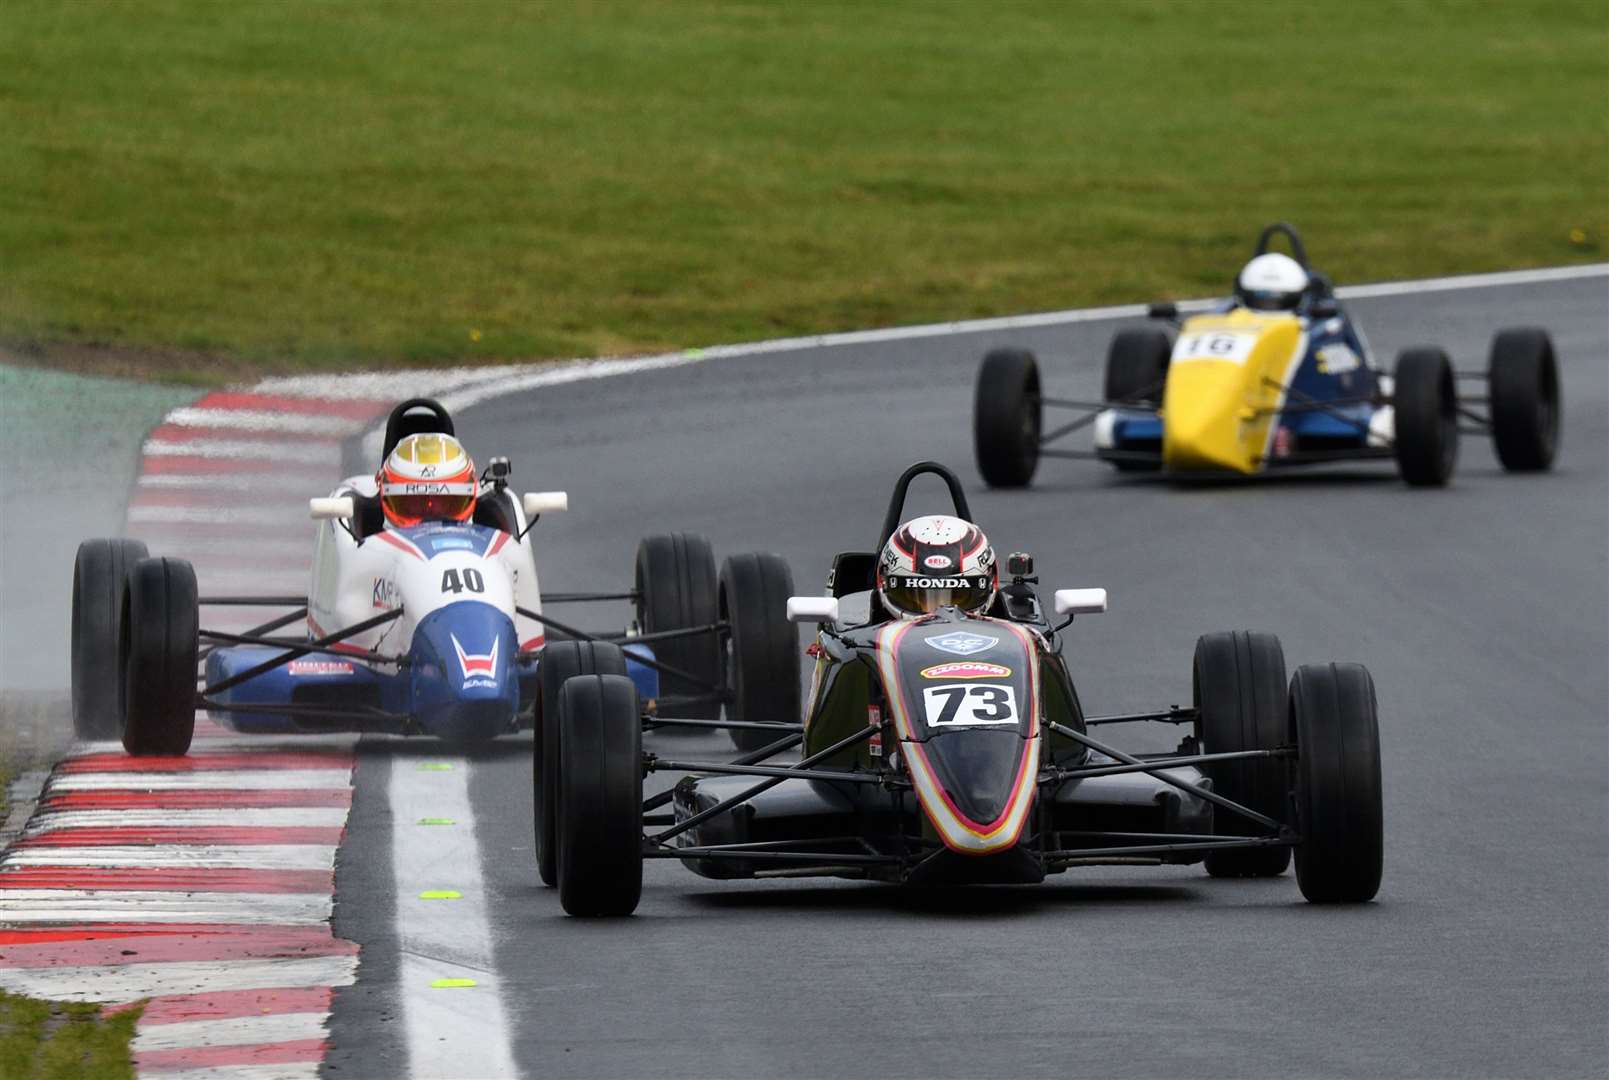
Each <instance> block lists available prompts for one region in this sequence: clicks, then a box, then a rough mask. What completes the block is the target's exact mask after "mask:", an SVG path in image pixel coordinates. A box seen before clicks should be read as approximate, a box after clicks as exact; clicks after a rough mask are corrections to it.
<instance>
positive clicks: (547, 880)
mask: <svg viewBox="0 0 1609 1080" xmlns="http://www.w3.org/2000/svg"><path fill="white" fill-rule="evenodd" d="M625 674H626V658H625V655H624V654H623V653H622V652H621V651H620V649H619V647H618V646H616V645H613V644H611V643H609V642H607V641H554V640H551V639H549V641H548V643H547V644H546V645H544V646H543V647H542V659H541V662H540V664H539V666H538V668H537V681H538V683H539V685H540V686H541V696H540V697H539V698H538V699H537V708H536V729H535V730H534V731H533V732H532V733H531V818H532V824H533V826H534V831H535V835H536V870H537V873H538V874H539V875H540V876H541V878H542V884H544V885H556V884H558V880H559V843H558V834H557V832H556V831H555V830H556V828H557V822H558V820H559V808H558V807H559V691H560V690H561V689H562V688H563V687H564V684H565V683H567V682H569V681H570V680H571V679H573V678H575V677H576V676H577V675H625ZM639 722H640V718H639Z"/></svg>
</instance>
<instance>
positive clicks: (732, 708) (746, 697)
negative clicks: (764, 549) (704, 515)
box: [720, 552, 800, 753]
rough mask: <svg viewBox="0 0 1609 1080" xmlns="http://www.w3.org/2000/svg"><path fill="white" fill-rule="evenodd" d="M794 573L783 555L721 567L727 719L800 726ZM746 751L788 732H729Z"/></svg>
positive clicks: (743, 558)
mask: <svg viewBox="0 0 1609 1080" xmlns="http://www.w3.org/2000/svg"><path fill="white" fill-rule="evenodd" d="M791 595H793V572H792V571H791V570H790V569H788V564H787V563H786V562H785V561H783V559H782V558H781V556H778V555H769V554H763V553H758V552H751V553H747V554H743V555H733V556H731V557H729V558H728V559H727V560H726V562H725V563H724V564H722V566H721V593H720V596H721V617H722V619H724V620H725V621H726V623H727V625H728V626H729V627H730V631H729V633H728V636H727V640H728V642H729V645H728V651H727V679H726V681H727V686H728V689H729V690H730V691H731V698H730V700H729V702H728V703H727V706H726V718H727V719H728V720H736V721H741V722H744V723H783V724H796V723H798V722H799V716H800V704H799V634H798V631H797V630H795V629H794V625H793V624H792V623H791V622H789V621H788V597H789V596H791ZM727 730H728V731H729V733H730V734H731V736H732V742H733V743H734V744H735V745H736V746H737V748H738V749H739V750H742V751H743V752H744V753H750V752H752V751H755V750H758V749H760V748H761V747H762V746H766V745H768V744H770V743H773V742H776V741H777V740H778V739H780V738H781V737H782V736H783V735H785V734H787V731H786V730H781V729H779V730H777V731H766V730H764V729H762V728H728V729H727Z"/></svg>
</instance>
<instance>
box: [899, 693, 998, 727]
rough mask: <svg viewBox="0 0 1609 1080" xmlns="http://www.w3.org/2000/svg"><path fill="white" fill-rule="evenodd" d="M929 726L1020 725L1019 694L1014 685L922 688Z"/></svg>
mask: <svg viewBox="0 0 1609 1080" xmlns="http://www.w3.org/2000/svg"><path fill="white" fill-rule="evenodd" d="M922 704H923V706H924V707H925V708H926V710H927V726H928V727H930V728H945V727H984V726H986V725H991V724H1015V723H1016V722H1017V692H1016V690H1014V689H1013V688H1012V687H1010V686H982V685H979V684H977V683H952V684H950V685H948V686H927V687H923V688H922Z"/></svg>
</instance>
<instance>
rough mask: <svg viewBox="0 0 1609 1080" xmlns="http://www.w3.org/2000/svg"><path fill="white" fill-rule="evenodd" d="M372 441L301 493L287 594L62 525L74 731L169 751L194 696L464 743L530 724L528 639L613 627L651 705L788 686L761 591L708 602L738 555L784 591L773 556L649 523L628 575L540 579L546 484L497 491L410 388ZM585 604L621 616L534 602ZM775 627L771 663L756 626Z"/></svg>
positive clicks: (711, 708)
mask: <svg viewBox="0 0 1609 1080" xmlns="http://www.w3.org/2000/svg"><path fill="white" fill-rule="evenodd" d="M382 456H383V458H384V464H383V466H382V468H381V471H380V473H379V475H378V476H356V477H352V478H349V479H348V480H346V481H343V482H342V484H341V485H340V486H339V487H337V488H336V489H335V491H334V492H333V493H332V494H331V495H329V496H326V497H321V498H313V499H311V500H310V512H311V515H312V517H313V518H314V519H315V520H316V521H318V522H319V523H320V524H319V527H318V535H317V539H316V541H315V545H314V553H313V559H312V572H311V580H310V585H309V589H308V593H307V595H306V596H305V597H304V596H207V595H202V594H201V593H200V592H199V589H198V586H197V581H196V575H195V572H194V569H193V568H192V567H191V565H190V564H189V563H188V562H186V561H185V560H183V559H176V558H151V557H148V552H147V550H146V547H145V545H144V544H143V543H141V542H140V541H138V540H131V539H110V540H105V539H97V540H86V541H84V542H83V543H82V544H81V545H80V546H79V549H78V555H77V561H76V564H75V567H74V583H73V613H72V651H73V660H72V695H73V723H74V730H75V734H76V735H78V737H80V738H85V739H118V738H120V739H121V740H122V742H123V745H124V747H125V748H126V749H127V750H128V751H129V752H130V753H133V754H183V753H185V752H186V751H187V750H188V748H189V746H190V742H191V738H192V736H193V734H194V729H195V717H196V713H197V712H198V711H203V710H204V711H205V712H207V713H208V714H209V715H210V717H211V718H212V719H214V720H215V721H217V722H218V723H220V724H222V725H223V726H225V727H227V728H231V729H234V730H237V731H241V732H247V733H297V732H309V733H313V732H329V731H376V732H387V733H393V734H405V735H414V734H424V735H434V736H437V737H440V738H443V739H448V740H453V741H457V742H474V741H478V740H482V739H487V738H492V737H495V736H497V735H500V734H503V733H506V732H512V731H516V730H518V729H520V728H521V727H522V726H529V725H531V724H532V723H534V721H535V714H536V710H537V708H538V706H539V694H538V688H539V686H540V678H539V677H540V673H541V669H542V656H543V649H544V646H545V644H546V643H547V642H548V641H550V640H551V639H552V638H559V637H565V638H573V639H577V640H587V641H590V640H609V641H616V642H620V643H622V644H623V645H624V646H625V647H624V651H623V653H621V655H622V657H623V659H622V669H621V670H622V672H623V673H625V674H628V675H629V676H630V678H631V679H633V680H634V681H633V687H634V689H635V691H636V692H637V694H638V696H639V700H640V701H641V703H642V706H641V707H642V709H643V712H644V716H645V717H648V718H652V720H653V722H655V723H667V724H668V723H672V722H674V721H673V720H672V719H671V718H672V717H682V716H685V717H686V720H685V722H687V723H699V722H700V719H699V718H707V719H712V718H713V717H715V716H717V715H719V712H720V710H721V708H722V706H723V705H727V706H728V707H729V708H732V709H734V710H736V709H740V708H741V701H742V695H743V694H744V693H745V692H751V693H753V692H758V691H759V689H760V688H761V687H763V688H764V689H765V692H766V693H767V694H773V695H777V696H780V697H781V698H783V699H786V697H787V695H788V693H789V692H790V690H791V693H792V694H793V696H794V699H795V700H797V697H798V693H799V690H798V660H797V657H796V655H795V652H794V650H793V648H792V639H793V638H794V636H795V632H794V628H793V627H792V626H791V625H790V624H789V623H788V622H787V620H786V618H785V616H784V614H783V613H782V612H781V609H780V606H778V608H777V614H776V616H775V617H774V618H772V619H770V620H769V622H767V621H766V620H764V619H756V617H755V616H754V611H755V610H756V605H758V604H759V603H761V598H760V597H759V596H756V597H754V601H753V603H747V601H748V597H747V594H744V600H745V604H746V606H743V607H741V608H740V609H738V610H735V611H733V612H732V613H731V614H730V615H729V616H728V615H724V614H723V611H722V604H723V603H726V602H727V600H726V598H727V597H728V596H729V595H735V594H736V593H737V591H738V590H739V589H740V588H744V587H747V582H748V578H749V577H750V576H752V575H753V574H754V573H755V572H756V571H755V569H754V567H755V565H756V564H757V563H764V565H765V567H766V568H767V569H768V570H769V571H770V573H771V577H769V578H766V579H765V584H766V585H768V586H769V587H771V588H773V589H775V590H776V591H777V592H778V593H779V597H781V598H785V597H786V595H787V592H788V591H790V589H791V585H792V582H791V580H789V579H787V578H786V577H785V576H784V577H780V578H779V577H777V576H776V570H777V567H776V561H775V560H774V559H770V560H769V561H767V559H766V558H764V557H761V556H752V555H751V556H743V555H739V556H733V557H732V558H730V559H728V560H727V562H726V565H725V566H724V567H723V569H722V571H721V572H720V573H719V574H717V571H716V567H715V561H714V556H713V553H712V551H711V548H710V545H709V542H708V541H707V540H704V539H703V538H702V537H699V536H696V535H693V534H688V533H677V534H670V535H661V536H650V537H647V538H645V539H643V540H642V542H641V543H640V545H639V547H638V552H637V561H636V574H635V580H634V582H633V585H632V588H630V589H629V590H620V591H616V592H597V593H547V594H543V593H542V591H541V588H540V586H539V583H538V579H537V572H536V561H535V552H534V545H533V539H532V536H531V529H532V527H533V526H534V525H535V524H536V522H537V520H538V518H539V517H540V515H542V514H544V513H552V512H555V511H560V510H564V509H566V508H567V506H568V496H567V495H566V494H565V493H564V492H540V493H527V494H525V495H524V496H523V497H520V498H515V496H514V494H513V492H512V490H511V489H510V487H509V479H510V476H511V467H510V465H509V462H508V460H507V459H506V458H492V459H491V460H490V462H489V463H488V466H487V468H486V469H485V470H484V472H481V473H477V472H476V471H475V469H474V466H473V464H472V463H471V462H470V460H469V458H468V455H467V453H465V452H464V451H463V449H462V447H461V446H460V445H459V444H458V443H457V439H456V436H455V435H454V425H453V421H452V418H451V417H450V416H449V415H448V413H447V411H446V410H445V409H444V408H443V407H442V406H441V405H440V404H439V403H437V402H434V401H431V400H428V399H413V400H410V401H405V402H403V403H401V404H400V405H398V406H397V407H396V409H394V410H393V411H392V413H391V415H390V418H389V420H388V422H387V425H386V435H385V441H384V452H383V455H382ZM782 569H783V572H784V574H785V569H786V568H785V567H783V568H782ZM733 580H741V581H743V582H744V583H745V584H744V585H743V586H736V585H733V584H732V582H733ZM595 601H617V602H618V601H629V602H630V603H632V604H633V605H634V609H635V616H636V617H635V620H634V621H633V622H632V623H631V624H630V625H628V626H626V627H625V628H623V629H621V630H619V631H614V632H608V633H601V634H592V633H588V632H586V631H582V630H579V629H577V628H576V627H574V626H571V625H569V624H568V623H567V622H560V621H559V620H557V619H555V618H553V617H552V616H551V615H549V614H547V613H546V610H545V609H546V607H548V606H551V605H554V604H560V603H567V602H568V603H588V602H595ZM781 602H782V600H781V599H779V600H778V605H780V604H781ZM242 606H249V607H263V608H274V609H281V612H280V613H278V614H276V615H275V616H274V617H273V618H271V619H268V620H267V621H265V622H263V623H262V624H261V625H259V626H255V627H252V628H251V629H249V630H247V631H245V632H241V633H236V632H227V631H224V630H218V629H211V628H208V627H206V626H204V625H203V624H202V621H201V617H200V612H201V611H202V610H203V609H214V610H215V609H217V608H220V607H231V608H239V607H242ZM768 607H769V605H768ZM288 628H294V629H295V632H294V633H287V632H286V631H287V630H288ZM743 634H748V635H750V636H749V637H747V638H745V637H743V636H742V635H743ZM784 634H785V635H786V636H787V637H788V639H789V649H788V655H787V661H788V665H791V666H784V665H781V664H779V662H778V661H777V659H776V657H777V656H778V651H777V649H776V648H775V646H774V645H773V644H772V643H773V641H774V640H776V639H779V636H780V635H784ZM734 637H736V639H737V640H735V641H734V640H733V639H734ZM767 646H771V652H769V653H767V652H766V651H765V650H766V647H767ZM767 664H769V665H770V666H769V667H767V666H765V665H767ZM778 672H780V673H781V674H780V675H779V674H778ZM772 681H774V682H776V683H777V685H776V687H775V688H772V687H771V685H770V682H772ZM738 730H740V731H743V732H745V733H746V732H747V730H748V729H741V728H740V729H738ZM743 737H744V735H739V736H738V738H739V741H740V743H741V740H742V739H743ZM749 737H750V738H752V737H753V736H749Z"/></svg>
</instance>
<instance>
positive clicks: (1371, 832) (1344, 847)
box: [1290, 664, 1384, 904]
mask: <svg viewBox="0 0 1609 1080" xmlns="http://www.w3.org/2000/svg"><path fill="white" fill-rule="evenodd" d="M1290 725H1291V726H1290V730H1291V736H1292V739H1293V741H1294V742H1295V743H1296V748H1297V759H1296V818H1297V828H1298V829H1299V830H1300V832H1301V834H1302V845H1301V847H1299V848H1297V849H1296V883H1297V884H1298V885H1299V886H1301V889H1302V895H1303V896H1305V897H1307V899H1308V900H1310V901H1312V902H1313V903H1315V904H1336V903H1344V904H1359V903H1363V902H1364V901H1366V900H1372V899H1373V898H1374V895H1375V893H1377V892H1379V891H1380V869H1381V863H1382V861H1383V856H1384V826H1383V816H1382V811H1381V798H1380V724H1379V719H1378V717H1377V715H1376V705H1375V697H1374V680H1373V679H1372V678H1370V677H1369V671H1368V669H1367V668H1365V667H1363V666H1362V665H1361V664H1309V665H1304V666H1302V667H1299V668H1297V669H1296V675H1295V677H1293V678H1292V679H1291V692H1290Z"/></svg>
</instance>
